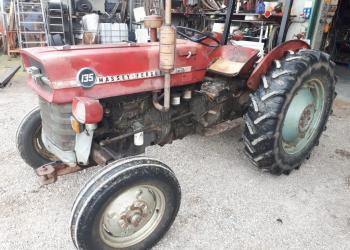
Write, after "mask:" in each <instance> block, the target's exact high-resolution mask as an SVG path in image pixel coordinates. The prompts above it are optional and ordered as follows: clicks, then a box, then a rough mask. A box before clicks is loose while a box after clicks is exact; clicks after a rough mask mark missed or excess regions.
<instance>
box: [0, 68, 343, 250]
mask: <svg viewBox="0 0 350 250" xmlns="http://www.w3.org/2000/svg"><path fill="white" fill-rule="evenodd" d="M24 77H25V75H24V73H23V72H19V73H18V75H17V76H16V78H15V79H14V80H13V81H12V85H11V86H9V87H7V88H5V89H1V90H0V125H1V130H0V141H1V144H0V161H1V162H2V164H1V167H0V249H11V250H12V249H46V250H49V249H74V247H73V244H72V243H71V240H70V235H69V230H68V229H69V224H68V223H69V216H70V209H71V206H72V203H73V200H74V198H75V195H76V194H77V192H78V191H79V189H80V188H81V187H82V186H83V185H84V183H85V182H86V181H87V180H88V179H89V178H90V177H91V176H92V175H93V174H94V173H96V172H97V171H98V170H99V169H98V168H97V167H95V168H91V169H88V170H87V171H83V172H80V173H75V174H71V175H67V176H63V177H60V178H59V181H58V182H56V183H55V184H52V185H49V186H40V184H39V182H38V179H37V177H36V176H35V174H34V173H33V171H32V170H31V169H30V168H29V167H28V166H26V164H25V163H24V162H23V161H22V160H21V158H20V157H19V154H18V153H17V150H16V146H15V134H16V129H17V126H18V125H19V123H20V121H21V118H22V117H23V116H24V115H25V114H26V113H27V112H28V111H29V110H31V108H33V107H34V106H36V104H37V98H36V96H35V95H34V94H33V93H32V92H31V91H30V90H29V89H28V88H27V87H26V86H25V84H24ZM349 124H350V103H348V102H346V101H342V100H337V102H336V104H335V111H334V114H333V115H332V117H331V119H330V122H329V126H328V130H327V131H326V132H325V133H324V135H323V136H322V140H321V142H320V145H319V147H317V148H316V149H315V150H314V152H313V154H312V157H311V159H310V160H309V161H307V162H305V164H304V165H303V166H302V168H301V169H300V170H298V171H294V172H293V173H292V174H290V175H289V176H280V177H274V176H271V175H269V174H266V173H263V172H260V171H257V170H255V169H253V168H252V167H251V164H250V163H249V161H248V160H247V158H246V157H245V156H244V154H243V146H242V143H241V142H240V135H241V130H242V126H241V127H240V128H239V129H235V130H231V131H229V132H225V133H224V134H221V135H218V136H213V137H200V136H196V135H195V136H190V137H188V138H185V139H184V140H181V141H176V142H174V143H173V144H171V145H167V146H165V147H158V146H155V147H152V148H149V149H148V150H147V152H146V155H147V156H152V157H154V158H157V159H160V160H162V161H164V162H165V163H167V164H168V165H169V166H171V167H172V168H173V170H174V171H175V173H176V175H177V177H178V179H179V181H180V183H181V186H182V193H183V197H182V204H181V209H180V211H179V214H178V217H177V219H176V221H175V223H174V225H173V226H172V228H171V229H170V231H169V232H168V233H167V235H166V236H165V237H164V239H163V240H162V241H161V242H160V243H159V244H158V245H157V246H156V247H155V249H158V250H161V249H167V250H172V249H350V240H349V239H350V232H349V231H350V164H349V163H350V133H349Z"/></svg>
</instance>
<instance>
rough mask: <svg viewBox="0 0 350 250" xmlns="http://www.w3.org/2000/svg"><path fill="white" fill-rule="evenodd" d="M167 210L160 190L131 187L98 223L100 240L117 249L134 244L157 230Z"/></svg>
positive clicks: (153, 187) (118, 198) (109, 207)
mask: <svg viewBox="0 0 350 250" xmlns="http://www.w3.org/2000/svg"><path fill="white" fill-rule="evenodd" d="M164 210H165V197H164V194H163V192H162V191H160V190H159V189H158V188H157V187H155V186H151V185H139V186H135V187H132V188H129V189H127V190H126V191H124V192H122V193H121V194H120V195H118V196H117V197H116V198H114V199H113V200H112V201H111V202H110V203H109V204H108V205H107V207H106V208H105V209H104V211H103V213H102V216H101V219H100V223H99V224H100V225H99V232H100V236H101V239H102V240H103V241H104V242H105V243H106V244H107V245H109V246H111V247H115V248H124V247H129V246H132V245H135V244H137V243H139V242H141V241H142V240H144V239H145V238H147V237H148V236H149V235H150V234H151V233H152V232H153V231H154V230H155V229H156V227H157V226H158V224H159V222H160V221H161V219H162V217H163V215H164Z"/></svg>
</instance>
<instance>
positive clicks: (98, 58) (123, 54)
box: [21, 40, 209, 89]
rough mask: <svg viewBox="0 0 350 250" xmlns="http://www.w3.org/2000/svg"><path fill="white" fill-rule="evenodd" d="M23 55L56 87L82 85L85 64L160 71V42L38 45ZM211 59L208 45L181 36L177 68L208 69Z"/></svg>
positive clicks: (104, 72)
mask: <svg viewBox="0 0 350 250" xmlns="http://www.w3.org/2000/svg"><path fill="white" fill-rule="evenodd" d="M21 55H22V59H23V61H24V64H25V67H26V68H28V67H31V66H37V67H39V68H40V71H41V72H42V74H43V75H45V76H46V77H47V78H48V79H49V81H50V84H51V88H53V89H62V88H70V87H79V85H80V84H79V82H77V81H76V79H77V74H78V72H79V71H80V70H81V69H84V68H89V69H91V70H93V71H94V72H95V73H96V76H97V77H108V76H110V77H112V76H118V75H120V76H122V75H128V74H129V75H130V74H135V73H136V74H137V73H143V72H153V71H159V43H144V44H134V43H121V44H118V45H93V46H72V47H70V48H64V47H37V48H30V49H24V50H22V53H21ZM188 55H191V56H190V57H188ZM208 62H209V57H208V51H207V49H206V48H204V46H202V45H199V44H196V43H193V42H189V41H184V40H178V42H177V53H176V66H175V67H176V68H182V67H191V71H196V70H205V69H206V68H207V65H208ZM110 82H114V80H112V79H111V80H110Z"/></svg>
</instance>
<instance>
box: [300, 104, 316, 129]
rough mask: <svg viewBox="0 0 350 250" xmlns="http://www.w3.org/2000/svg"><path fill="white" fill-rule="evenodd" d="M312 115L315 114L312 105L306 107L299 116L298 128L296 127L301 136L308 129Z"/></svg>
mask: <svg viewBox="0 0 350 250" xmlns="http://www.w3.org/2000/svg"><path fill="white" fill-rule="evenodd" d="M314 113H315V106H314V105H313V104H310V105H308V106H307V107H306V108H305V109H304V111H303V113H302V114H301V116H300V119H299V126H298V128H299V132H300V133H301V134H302V133H305V132H306V131H307V130H308V129H309V127H310V124H311V121H312V119H313V116H314Z"/></svg>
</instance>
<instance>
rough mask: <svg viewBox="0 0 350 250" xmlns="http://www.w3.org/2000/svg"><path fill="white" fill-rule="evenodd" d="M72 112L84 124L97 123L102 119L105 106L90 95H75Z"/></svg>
mask: <svg viewBox="0 0 350 250" xmlns="http://www.w3.org/2000/svg"><path fill="white" fill-rule="evenodd" d="M72 114H73V116H74V118H75V119H76V120H77V121H78V122H80V123H82V124H96V123H99V122H100V121H101V120H102V117H103V107H102V105H101V104H100V102H99V101H98V100H94V99H91V98H88V97H74V98H73V102H72Z"/></svg>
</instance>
